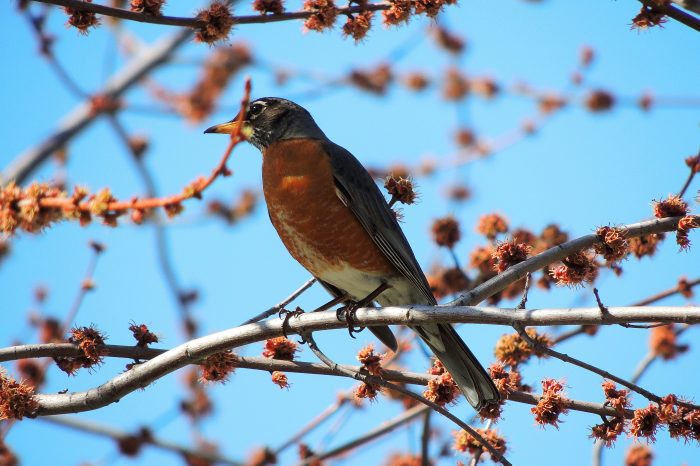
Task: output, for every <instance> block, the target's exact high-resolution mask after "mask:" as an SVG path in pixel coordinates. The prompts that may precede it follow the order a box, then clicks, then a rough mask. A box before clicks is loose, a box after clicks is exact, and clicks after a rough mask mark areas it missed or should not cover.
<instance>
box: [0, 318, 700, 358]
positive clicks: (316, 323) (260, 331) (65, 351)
mask: <svg viewBox="0 0 700 466" xmlns="http://www.w3.org/2000/svg"><path fill="white" fill-rule="evenodd" d="M608 312H609V314H608V315H605V316H603V315H601V314H600V311H599V309H598V308H597V307H591V308H565V309H524V310H517V311H515V310H513V309H503V308H494V307H458V306H452V307H440V306H436V307H430V306H415V307H387V308H380V309H360V310H358V311H357V314H356V316H355V321H356V322H357V324H358V325H362V326H374V325H387V324H408V323H411V324H419V323H430V322H433V323H434V322H442V323H470V324H486V325H506V326H512V325H514V324H521V325H524V326H527V327H536V326H550V325H579V324H589V325H611V324H618V323H626V322H666V323H686V324H698V323H700V307H699V306H685V307H641V308H639V307H610V308H608ZM289 327H290V328H289V330H290V333H299V332H304V331H309V330H310V331H315V330H329V329H339V328H346V327H347V324H346V323H344V322H342V321H339V320H337V318H336V316H335V312H320V313H315V314H304V315H301V316H299V317H295V318H292V319H291V320H290V321H289ZM281 335H282V322H281V320H279V321H278V320H276V319H274V320H271V321H265V322H260V323H256V324H248V325H244V326H240V327H235V328H232V329H229V330H224V331H222V332H219V333H215V334H212V335H208V336H205V337H202V338H198V339H196V340H192V341H190V342H188V343H185V344H183V345H181V346H179V347H177V348H174V349H172V350H170V351H175V350H176V349H178V348H181V347H184V346H187V345H188V344H193V345H196V347H197V348H198V350H199V351H201V353H202V354H198V358H195V359H193V362H197V361H198V360H199V359H202V358H204V357H206V356H208V355H210V354H212V353H214V352H216V351H220V350H221V349H226V348H233V347H238V346H243V345H247V344H250V343H255V342H257V341H262V340H265V339H268V338H274V337H277V336H281ZM212 345H213V346H212ZM204 346H211V348H208V349H209V351H206V350H205V349H202V348H203V347H204ZM166 352H169V351H167V350H162V349H153V348H139V347H136V346H122V345H105V346H104V353H103V354H104V355H105V356H111V357H120V358H127V359H140V360H149V359H153V358H155V357H157V356H160V355H163V354H165V353H166ZM80 355H82V353H81V352H80V350H79V349H78V348H77V347H76V346H75V345H73V344H71V343H46V344H32V345H20V346H10V347H7V348H0V362H5V361H13V360H17V359H26V358H40V357H75V356H80ZM184 365H185V364H182V365H181V366H180V367H183V366H184ZM275 370H277V369H275ZM279 370H282V369H279ZM284 370H287V369H284Z"/></svg>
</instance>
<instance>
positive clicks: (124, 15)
mask: <svg viewBox="0 0 700 466" xmlns="http://www.w3.org/2000/svg"><path fill="white" fill-rule="evenodd" d="M34 1H36V2H41V3H49V4H51V5H59V6H64V7H69V8H73V9H76V10H83V11H91V12H93V13H97V14H100V15H104V16H111V17H113V18H120V19H126V20H129V21H137V22H140V23H151V24H160V25H164V26H180V27H186V28H193V29H197V28H201V27H204V26H206V22H204V21H201V20H198V19H197V18H187V17H178V16H163V15H161V16H154V15H148V14H145V13H137V12H133V11H129V10H123V9H121V8H113V7H109V6H106V5H100V4H98V3H87V2H84V1H82V0H34ZM390 7H391V3H390V2H381V3H374V4H370V5H365V6H352V7H344V8H336V11H337V12H338V14H339V15H346V14H353V13H360V12H363V11H380V10H388V9H389V8H390ZM313 14H314V12H312V11H295V12H288V13H281V14H274V15H248V16H234V17H233V22H234V24H262V23H275V22H279V21H292V20H298V19H307V18H309V17H310V16H311V15H313Z"/></svg>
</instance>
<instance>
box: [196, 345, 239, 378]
mask: <svg viewBox="0 0 700 466" xmlns="http://www.w3.org/2000/svg"><path fill="white" fill-rule="evenodd" d="M199 366H200V369H201V371H202V376H201V380H202V381H206V382H226V381H227V380H228V378H229V375H230V374H232V373H233V372H234V371H235V369H236V356H235V355H234V354H233V352H232V351H231V350H226V351H220V352H218V353H214V354H212V355H211V356H209V357H208V358H206V359H205V360H204V361H202V363H201V364H200V365H199Z"/></svg>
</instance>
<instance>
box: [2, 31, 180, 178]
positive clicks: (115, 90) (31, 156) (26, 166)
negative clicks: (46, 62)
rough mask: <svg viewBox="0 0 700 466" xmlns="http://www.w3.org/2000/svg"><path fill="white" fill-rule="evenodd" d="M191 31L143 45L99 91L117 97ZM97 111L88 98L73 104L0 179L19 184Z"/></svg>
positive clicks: (163, 57)
mask: <svg viewBox="0 0 700 466" xmlns="http://www.w3.org/2000/svg"><path fill="white" fill-rule="evenodd" d="M192 34H193V33H192V31H191V30H189V29H185V30H182V31H178V32H177V33H176V34H174V35H172V36H170V37H167V38H166V39H164V40H161V41H159V42H157V43H156V44H154V45H153V46H151V47H147V48H144V49H142V50H140V51H139V53H138V54H137V55H136V56H135V57H134V59H133V60H132V61H131V62H129V63H127V64H126V65H125V66H124V67H123V68H122V69H121V70H120V71H119V72H117V73H116V74H115V75H114V76H112V78H111V79H110V80H109V81H108V82H107V84H106V85H105V86H104V88H103V89H102V90H101V91H100V92H99V93H98V94H99V95H104V96H109V97H110V98H111V99H118V98H119V97H120V96H121V95H122V94H124V93H125V92H126V91H128V90H129V89H130V88H131V87H132V86H134V85H135V84H137V83H139V82H140V81H141V79H143V77H144V76H147V75H148V74H149V73H151V72H152V71H153V70H154V69H155V68H157V67H158V66H160V65H162V64H164V63H167V60H168V59H169V58H170V56H171V55H172V54H173V53H174V52H175V50H176V49H177V48H179V47H180V46H182V45H184V44H186V43H187V42H188V41H189V39H190V37H191V36H192ZM99 115H100V113H99V112H95V107H94V105H93V103H92V102H91V101H90V100H89V99H88V100H85V101H84V102H82V103H81V104H79V105H78V106H77V107H75V108H74V109H73V110H72V111H71V112H70V113H69V114H68V115H66V116H65V117H64V119H63V120H62V121H61V123H60V124H59V126H58V128H57V129H56V130H55V131H54V132H53V134H50V135H49V136H48V137H47V138H46V139H45V140H43V141H42V142H40V143H39V144H38V145H36V146H34V147H31V148H29V149H27V150H26V151H24V152H23V153H22V154H20V155H19V156H18V157H17V158H16V159H15V160H14V161H12V162H11V163H10V164H9V165H8V166H7V167H6V168H5V170H4V171H3V172H2V174H0V182H2V183H5V182H7V181H9V180H15V181H16V182H17V183H18V184H22V183H23V182H24V181H25V180H26V179H27V178H28V177H29V175H30V174H31V173H32V172H33V171H34V170H35V169H37V168H38V167H39V166H40V165H41V164H42V163H43V162H44V161H45V160H46V159H48V158H49V156H51V154H53V153H54V152H55V151H56V150H58V149H60V148H61V147H63V146H65V145H66V144H67V143H68V141H70V140H71V139H72V138H73V137H74V136H76V135H77V134H79V133H80V132H81V131H83V130H84V129H85V128H87V127H88V126H89V125H90V124H91V123H92V122H94V121H95V119H96V118H97V117H98V116H99Z"/></svg>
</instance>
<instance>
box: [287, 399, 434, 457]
mask: <svg viewBox="0 0 700 466" xmlns="http://www.w3.org/2000/svg"><path fill="white" fill-rule="evenodd" d="M428 410H429V408H428V407H427V406H425V405H420V404H419V405H416V406H414V407H412V408H410V409H408V410H406V411H404V412H403V413H401V414H400V415H398V416H397V417H395V418H394V419H391V420H389V421H387V422H382V423H381V424H380V425H379V426H377V427H375V428H374V429H370V430H369V431H367V432H364V433H363V434H362V435H360V436H358V437H357V438H354V439H352V440H349V441H347V442H345V443H343V444H341V445H338V446H337V447H335V448H333V449H332V450H328V451H325V452H318V453H316V455H315V456H314V457H313V458H311V459H310V460H312V461H315V460H319V461H323V460H325V459H328V458H333V457H337V456H340V455H342V454H343V453H346V452H348V451H350V450H353V449H355V448H357V447H359V446H361V445H365V444H367V443H369V442H371V441H373V440H376V439H378V438H380V437H382V436H384V435H386V434H389V433H391V432H393V431H394V430H396V429H398V428H399V427H403V426H406V425H408V424H410V423H411V422H413V421H415V420H416V419H417V418H418V417H419V416H420V415H421V414H423V413H425V412H426V411H428ZM308 464H309V461H304V462H301V463H298V464H297V465H296V466H304V465H308Z"/></svg>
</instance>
